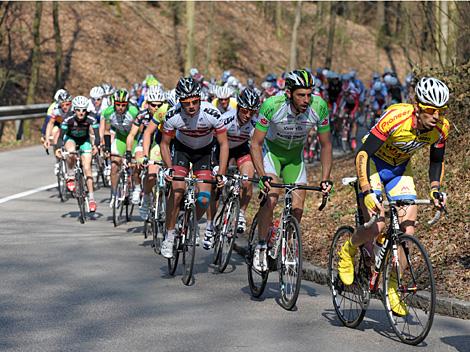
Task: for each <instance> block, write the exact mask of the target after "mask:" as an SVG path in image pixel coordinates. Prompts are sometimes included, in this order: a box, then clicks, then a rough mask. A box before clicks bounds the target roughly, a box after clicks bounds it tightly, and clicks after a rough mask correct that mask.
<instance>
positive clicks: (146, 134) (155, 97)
mask: <svg viewBox="0 0 470 352" xmlns="http://www.w3.org/2000/svg"><path fill="white" fill-rule="evenodd" d="M165 100H166V97H165V93H164V92H163V90H161V89H151V90H149V91H148V92H147V93H146V96H145V102H146V103H145V105H146V106H147V110H146V111H144V112H143V113H141V114H139V116H137V118H136V120H135V121H134V125H133V126H132V129H131V132H130V133H129V135H128V136H127V151H126V156H127V158H128V159H130V158H131V155H132V154H131V149H132V144H133V141H134V136H135V135H137V133H140V136H139V141H138V145H137V147H136V148H135V156H136V159H137V160H138V161H139V162H142V163H143V164H144V166H146V165H147V164H148V160H152V161H161V160H162V158H161V155H160V146H159V144H160V140H161V133H157V134H155V132H156V131H157V132H159V130H160V129H161V124H162V122H163V120H164V118H165V114H166V112H167V111H168V108H169V107H168V104H167V103H165ZM157 172H158V165H149V166H148V176H147V178H146V179H145V181H144V196H143V198H142V205H141V207H140V217H141V218H142V220H146V219H147V216H148V209H149V205H150V193H151V192H152V188H153V186H154V185H155V175H156V174H157Z"/></svg>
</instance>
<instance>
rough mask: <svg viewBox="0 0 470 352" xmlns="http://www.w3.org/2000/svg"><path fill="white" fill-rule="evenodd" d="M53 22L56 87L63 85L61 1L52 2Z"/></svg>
mask: <svg viewBox="0 0 470 352" xmlns="http://www.w3.org/2000/svg"><path fill="white" fill-rule="evenodd" d="M52 22H53V24H54V39H55V89H56V90H57V89H59V88H61V87H62V38H61V36H60V25H59V2H58V1H53V2H52Z"/></svg>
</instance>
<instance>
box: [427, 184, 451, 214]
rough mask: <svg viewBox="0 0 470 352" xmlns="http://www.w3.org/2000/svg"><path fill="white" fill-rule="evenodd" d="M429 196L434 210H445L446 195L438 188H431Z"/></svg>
mask: <svg viewBox="0 0 470 352" xmlns="http://www.w3.org/2000/svg"><path fill="white" fill-rule="evenodd" d="M429 196H430V197H431V200H432V201H433V202H434V206H435V207H436V208H439V209H441V208H445V205H446V202H447V195H446V194H445V193H444V192H440V191H439V188H437V187H433V188H431V191H430V192H429Z"/></svg>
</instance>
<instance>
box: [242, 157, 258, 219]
mask: <svg viewBox="0 0 470 352" xmlns="http://www.w3.org/2000/svg"><path fill="white" fill-rule="evenodd" d="M239 169H240V173H241V174H242V175H247V176H248V178H253V175H254V174H255V167H254V166H253V162H251V161H246V162H244V163H243V164H241V165H240V166H239ZM252 196H253V184H252V183H251V182H250V181H244V182H243V187H242V192H241V197H240V210H242V211H243V212H244V211H245V210H246V208H247V207H248V204H249V203H250V200H251V197H252Z"/></svg>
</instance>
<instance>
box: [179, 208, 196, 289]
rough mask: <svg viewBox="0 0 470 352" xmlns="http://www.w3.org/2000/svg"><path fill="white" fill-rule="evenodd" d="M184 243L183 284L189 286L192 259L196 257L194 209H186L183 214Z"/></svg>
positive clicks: (192, 266)
mask: <svg viewBox="0 0 470 352" xmlns="http://www.w3.org/2000/svg"><path fill="white" fill-rule="evenodd" d="M185 217H186V221H185V222H186V226H185V228H184V229H183V231H185V234H186V236H185V241H184V243H183V278H182V280H183V283H184V284H185V285H189V284H190V283H191V279H192V277H193V269H194V257H195V255H196V226H197V224H196V221H197V220H196V208H191V209H187V210H186V213H185Z"/></svg>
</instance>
